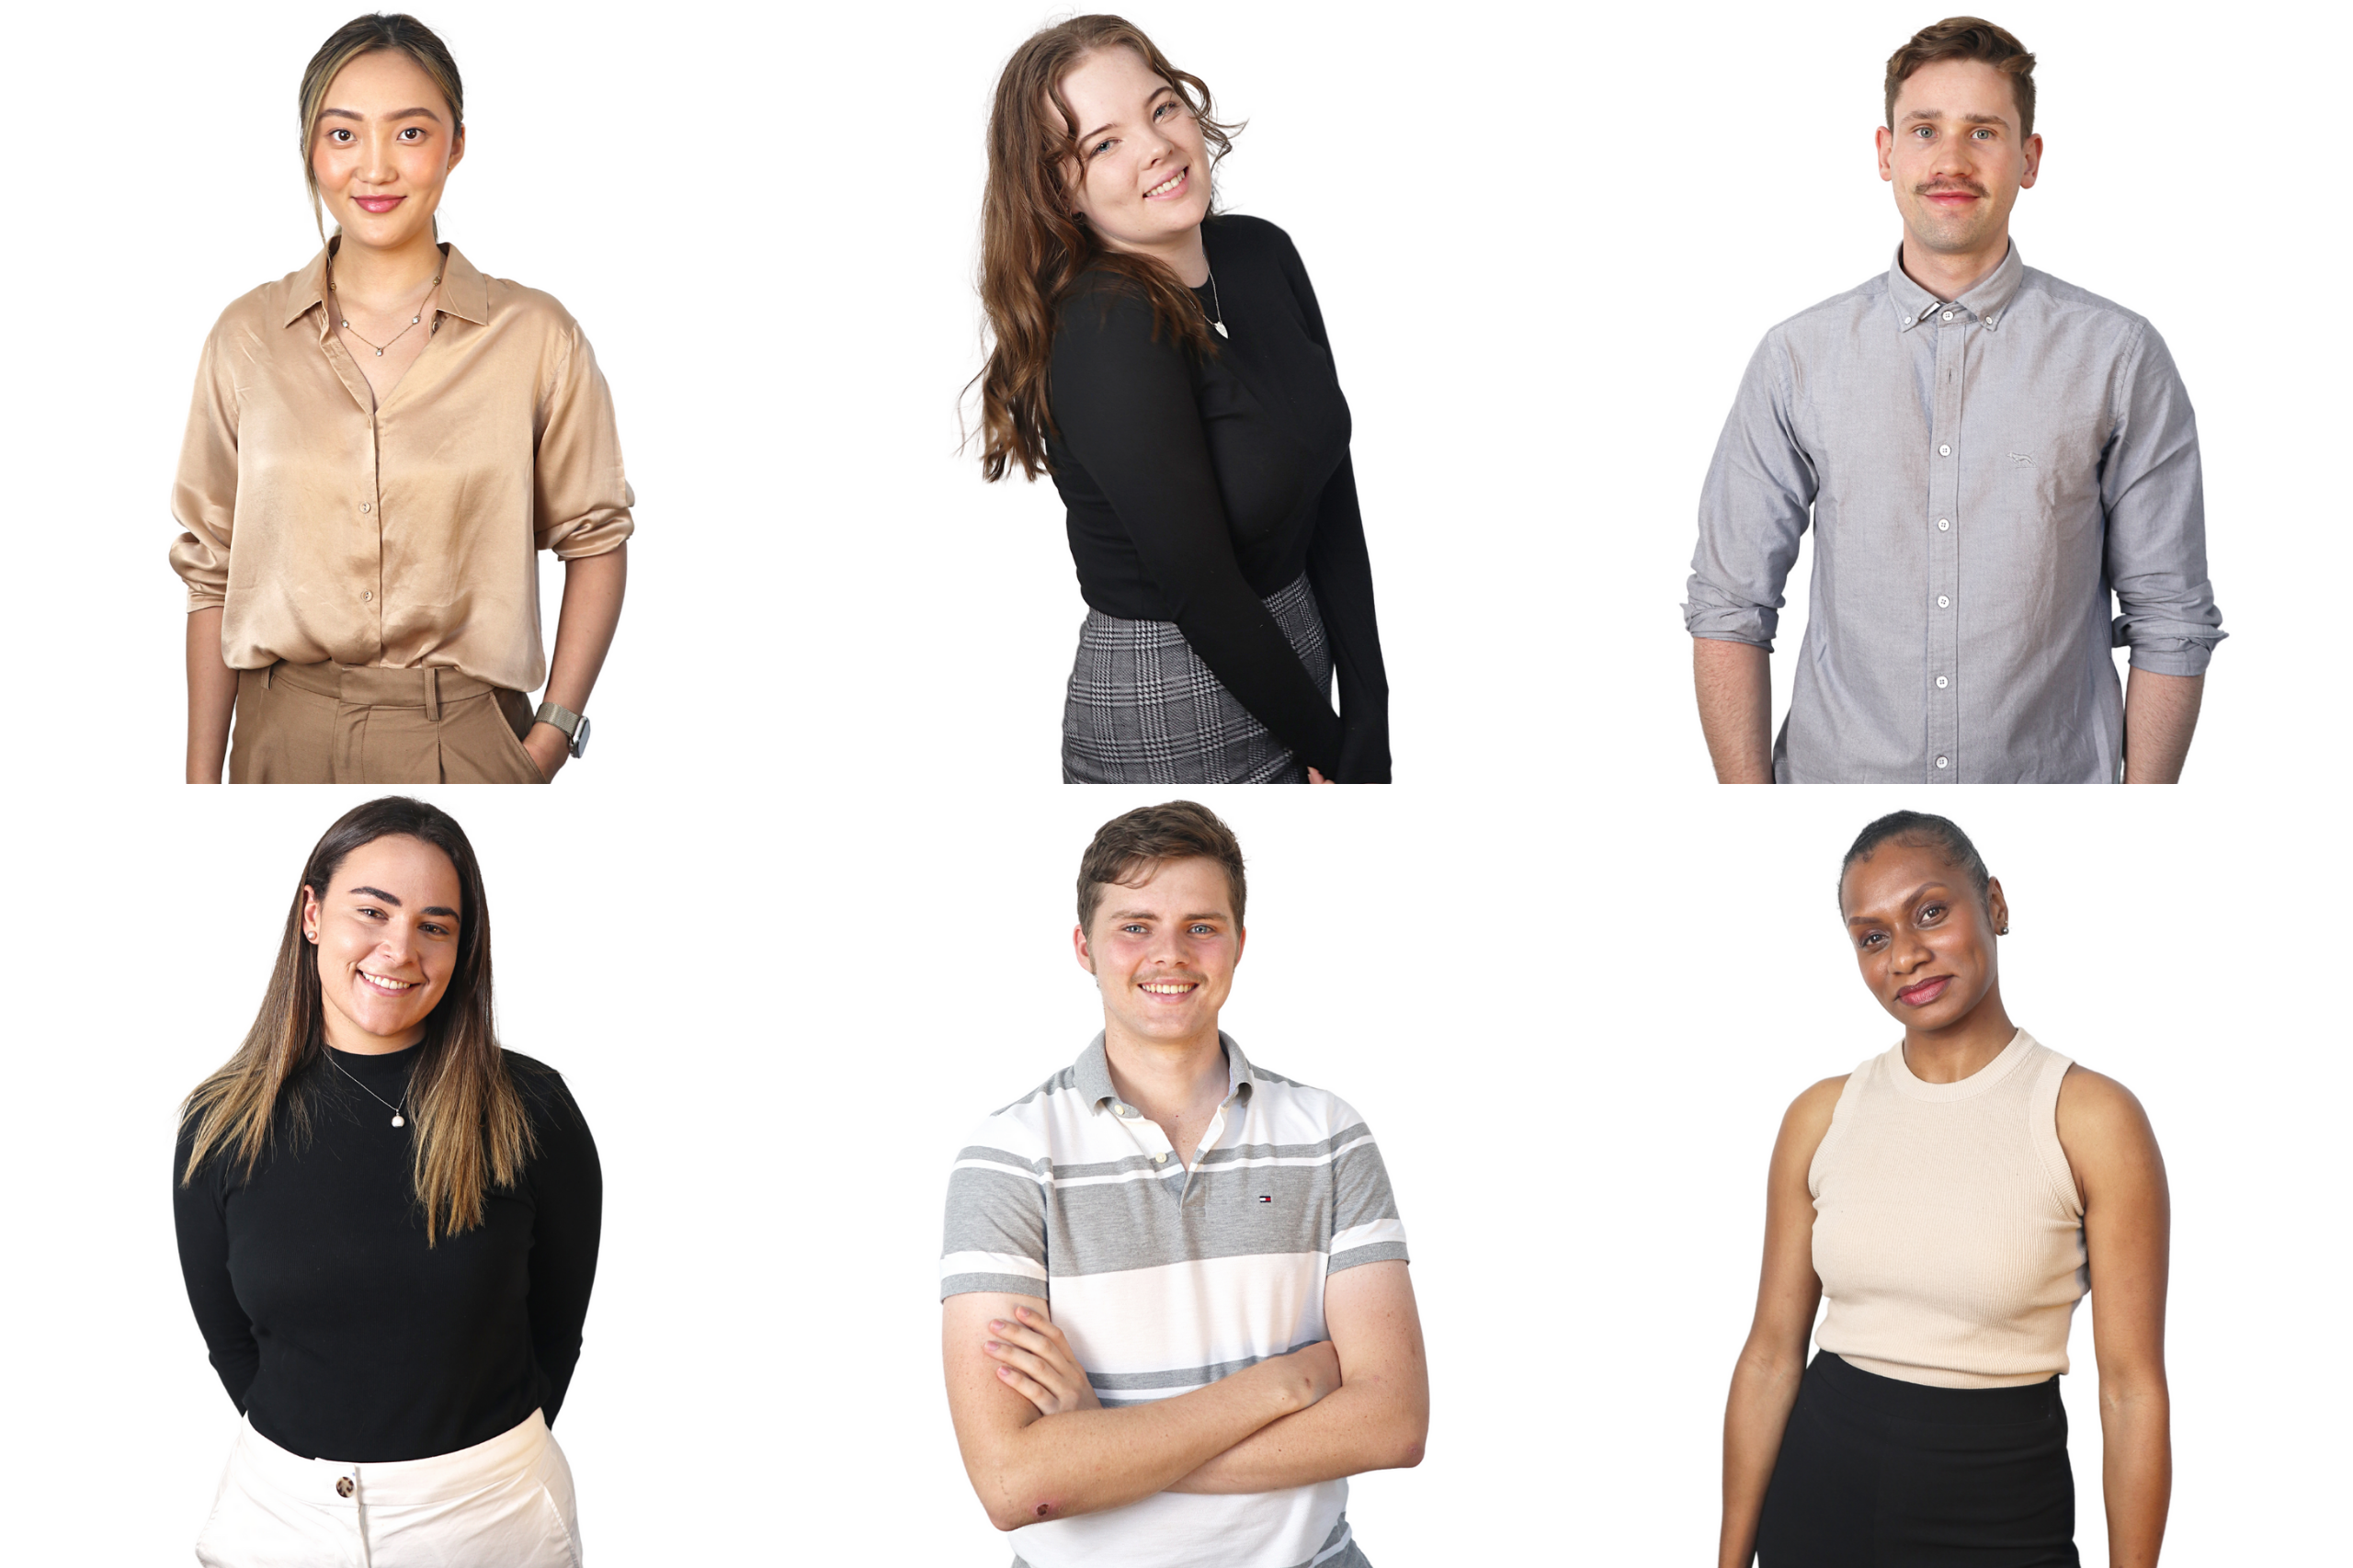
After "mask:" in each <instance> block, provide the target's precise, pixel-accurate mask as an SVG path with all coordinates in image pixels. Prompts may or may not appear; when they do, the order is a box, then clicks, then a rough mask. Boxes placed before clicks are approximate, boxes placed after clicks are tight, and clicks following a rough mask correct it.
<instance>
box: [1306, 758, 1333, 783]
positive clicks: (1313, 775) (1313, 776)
mask: <svg viewBox="0 0 2353 1568" xmlns="http://www.w3.org/2000/svg"><path fill="white" fill-rule="evenodd" d="M1307 781H1308V782H1309V783H1310V784H1329V783H1330V782H1332V781H1331V780H1330V779H1329V778H1324V776H1323V775H1322V774H1321V773H1318V772H1316V771H1315V765H1314V764H1313V763H1310V764H1308V767H1307Z"/></svg>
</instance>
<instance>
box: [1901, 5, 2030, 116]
mask: <svg viewBox="0 0 2353 1568" xmlns="http://www.w3.org/2000/svg"><path fill="white" fill-rule="evenodd" d="M1939 60H1982V61H1984V62H1985V63H1986V64H1988V65H1991V66H1992V67H1993V68H1994V69H1995V70H1996V71H1999V72H2000V73H2001V74H2003V75H2005V76H2007V77H2008V78H2009V79H2010V91H2011V92H2012V93H2014V94H2016V95H2017V97H2018V135H2019V136H2020V137H2022V138H2023V137H2028V136H2031V135H2033V134H2034V56H2033V55H2031V54H2029V53H2028V52H2027V48H2026V45H2024V44H2022V43H2020V42H2019V41H2018V36H2017V35H2016V34H2014V33H2012V32H2011V31H2010V30H2009V29H2008V28H1997V27H1995V25H1994V24H1993V23H1991V22H1989V21H1987V20H1985V19H1984V17H1946V18H1945V19H1944V20H1943V21H1941V22H1938V23H1937V24H1936V25H1935V26H1934V27H1927V28H1921V29H1920V30H1919V31H1918V32H1916V33H1914V34H1913V35H1912V39H1911V41H1910V42H1908V43H1906V44H1905V45H1904V47H1903V48H1902V49H1899V50H1897V51H1895V52H1894V53H1893V54H1891V55H1889V56H1888V57H1887V128H1888V129H1889V130H1890V131H1893V130H1894V129H1895V95H1896V92H1897V90H1898V89H1900V88H1901V87H1902V86H1903V85H1904V82H1905V81H1906V80H1908V79H1909V78H1910V76H1911V74H1912V73H1913V72H1915V71H1917V70H1918V69H1920V67H1921V66H1923V65H1933V64H1934V63H1936V62H1938V61H1939Z"/></svg>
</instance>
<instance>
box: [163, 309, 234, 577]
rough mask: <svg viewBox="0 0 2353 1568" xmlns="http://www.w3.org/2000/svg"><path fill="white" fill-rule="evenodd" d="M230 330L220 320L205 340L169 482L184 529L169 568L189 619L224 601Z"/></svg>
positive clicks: (229, 526)
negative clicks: (184, 595)
mask: <svg viewBox="0 0 2353 1568" xmlns="http://www.w3.org/2000/svg"><path fill="white" fill-rule="evenodd" d="M235 330H236V329H234V328H233V327H232V326H231V325H230V324H228V323H227V322H225V321H224V322H222V324H219V325H217V326H215V327H214V328H213V329H212V335H210V337H208V338H206V339H205V340H204V355H203V358H200V359H199V361H198V362H197V367H196V393H195V396H194V397H193V398H191V399H190V400H189V403H188V434H187V436H186V437H183V438H182V440H181V442H180V466H179V472H178V473H177V474H176V476H175V477H174V478H173V481H172V517H173V518H174V519H175V520H176V521H177V522H178V524H179V525H180V527H181V528H182V529H184V530H185V531H184V532H182V533H181V535H180V536H179V538H177V539H176V540H173V541H172V551H171V559H172V570H173V571H175V572H176V573H178V574H179V577H180V581H181V582H183V583H185V584H187V585H188V611H189V613H191V614H193V613H194V612H196V611H198V610H200V609H205V608H210V607H211V606H214V605H219V604H223V603H225V602H226V601H227V599H228V597H229V542H230V537H231V535H232V534H233V531H234V528H235V521H236V515H237V387H236V378H235V375H234V373H233V369H232V366H233V362H234V361H235V360H236V359H237V358H239V356H238V355H237V354H236V353H235V351H234V349H233V346H231V345H228V344H224V343H223V342H222V338H223V336H224V335H233V334H234V333H235Z"/></svg>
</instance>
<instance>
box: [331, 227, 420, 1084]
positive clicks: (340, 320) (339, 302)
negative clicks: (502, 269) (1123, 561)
mask: <svg viewBox="0 0 2353 1568" xmlns="http://www.w3.org/2000/svg"><path fill="white" fill-rule="evenodd" d="M440 288H441V275H440V274H439V273H438V272H437V273H435V274H434V275H433V283H432V286H431V287H430V288H428V289H426V290H425V298H424V300H423V301H420V302H419V303H418V305H417V307H416V314H415V315H413V316H411V317H409V318H408V325H407V326H404V327H403V328H401V329H400V331H398V332H396V333H394V334H392V336H391V337H389V338H386V339H385V340H384V341H383V342H381V343H378V342H376V341H375V340H374V339H372V338H368V337H360V335H359V329H358V327H355V326H353V325H352V324H351V319H350V318H349V317H348V316H346V315H345V314H344V313H343V297H342V296H341V295H340V294H337V293H336V292H335V268H334V267H328V268H327V298H328V299H330V300H332V301H335V324H336V325H337V326H340V327H341V328H343V330H344V331H346V332H347V333H349V334H351V335H352V336H354V337H358V338H359V341H360V342H362V343H365V344H367V345H368V347H370V348H373V349H374V350H375V351H376V358H379V359H381V358H383V357H384V350H385V349H387V348H390V347H392V345H393V344H395V343H398V342H399V341H400V340H401V339H402V338H404V337H406V336H407V335H409V331H410V329H411V328H413V327H415V325H416V324H417V323H419V322H421V321H423V320H424V319H425V307H426V305H429V304H431V303H432V302H433V296H434V295H435V294H436V293H438V291H439V290H440ZM433 325H434V327H435V329H436V330H437V331H438V329H439V327H440V325H441V322H440V319H439V315H438V312H437V313H436V315H435V319H434V323H433ZM345 1075H346V1076H347V1077H348V1076H349V1074H345ZM392 1125H393V1126H394V1127H398V1126H399V1125H400V1123H399V1122H397V1121H395V1122H393V1123H392Z"/></svg>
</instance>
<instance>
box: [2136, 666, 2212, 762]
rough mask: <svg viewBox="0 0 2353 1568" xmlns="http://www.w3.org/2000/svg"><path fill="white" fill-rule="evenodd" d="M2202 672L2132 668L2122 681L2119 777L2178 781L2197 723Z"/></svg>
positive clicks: (2202, 690)
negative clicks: (2165, 672)
mask: <svg viewBox="0 0 2353 1568" xmlns="http://www.w3.org/2000/svg"><path fill="white" fill-rule="evenodd" d="M2205 695H2206V677H2205V676H2168V675H2159V674H2158V673H2157V672H2156V671H2154V670H2143V669H2136V670H2134V671H2132V672H2131V675H2130V676H2128V677H2126V680H2125V683H2124V782H2126V783H2127V784H2178V783H2180V782H2181V765H2182V764H2183V763H2184V762H2186V761H2188V758H2189V737H2190V736H2191V735H2192V734H2193V733H2196V731H2197V729H2198V705H2199V703H2200V701H2201V700H2203V699H2204V698H2205Z"/></svg>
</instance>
